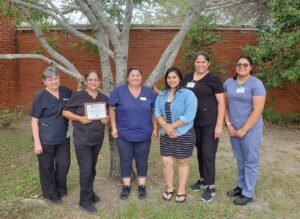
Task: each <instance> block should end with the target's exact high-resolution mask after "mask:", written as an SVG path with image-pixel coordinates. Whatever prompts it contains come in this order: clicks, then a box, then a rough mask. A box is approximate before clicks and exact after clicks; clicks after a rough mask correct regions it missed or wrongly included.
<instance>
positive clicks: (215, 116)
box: [184, 52, 225, 202]
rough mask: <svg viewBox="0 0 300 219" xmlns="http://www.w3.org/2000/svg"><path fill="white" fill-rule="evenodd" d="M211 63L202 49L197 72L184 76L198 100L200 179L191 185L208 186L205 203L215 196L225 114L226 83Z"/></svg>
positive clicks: (195, 126) (195, 186)
mask: <svg viewBox="0 0 300 219" xmlns="http://www.w3.org/2000/svg"><path fill="white" fill-rule="evenodd" d="M209 66H210V61H209V56H208V54H207V53H206V52H199V53H198V54H196V56H195V62H194V67H195V71H193V72H191V73H189V74H187V75H186V76H185V77H184V86H185V87H186V88H188V89H191V90H192V91H193V92H194V94H195V95H196V97H197V99H198V109H197V114H196V118H195V120H194V128H195V132H196V147H197V158H198V164H199V174H200V179H199V180H198V181H197V182H196V183H195V184H194V185H192V186H191V187H190V188H191V190H192V191H198V190H200V189H201V188H206V190H205V192H204V193H203V195H202V197H201V200H202V201H205V202H209V201H212V200H213V198H214V196H215V160H216V153H217V148H218V142H219V137H220V136H221V134H222V128H223V122H224V115H225V96H224V89H223V85H222V82H221V80H220V79H219V77H218V76H217V75H215V74H213V73H211V72H209V70H208V67H209Z"/></svg>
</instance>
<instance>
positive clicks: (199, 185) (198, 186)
mask: <svg viewBox="0 0 300 219" xmlns="http://www.w3.org/2000/svg"><path fill="white" fill-rule="evenodd" d="M206 187H207V185H204V180H203V179H199V180H198V181H197V182H196V183H195V184H193V185H191V186H190V189H191V190H192V191H194V192H197V191H199V190H200V189H201V188H206Z"/></svg>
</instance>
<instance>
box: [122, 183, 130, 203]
mask: <svg viewBox="0 0 300 219" xmlns="http://www.w3.org/2000/svg"><path fill="white" fill-rule="evenodd" d="M130 189H131V188H130V186H125V185H123V186H122V191H121V194H120V199H121V200H127V199H128V197H129V194H130Z"/></svg>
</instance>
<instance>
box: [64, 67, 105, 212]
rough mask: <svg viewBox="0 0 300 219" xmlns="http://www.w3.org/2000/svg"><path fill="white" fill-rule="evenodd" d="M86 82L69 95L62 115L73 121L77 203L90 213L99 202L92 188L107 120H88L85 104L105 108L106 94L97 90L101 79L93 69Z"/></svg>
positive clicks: (86, 77) (94, 210)
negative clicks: (84, 85) (84, 87)
mask: <svg viewBox="0 0 300 219" xmlns="http://www.w3.org/2000/svg"><path fill="white" fill-rule="evenodd" d="M85 82H86V89H85V90H83V91H79V92H77V93H74V94H73V95H72V96H71V98H70V100H69V101H68V103H67V104H66V106H65V108H64V110H63V116H65V117H66V118H68V119H70V120H72V124H73V136H74V146H75V152H76V157H77V161H78V166H79V173H80V202H79V206H80V207H81V208H82V209H83V210H85V211H87V212H89V213H94V212H96V208H95V206H94V204H95V203H97V202H99V201H100V198H99V197H98V196H97V195H96V194H95V192H94V188H93V184H94V179H95V176H96V164H97V160H98V155H99V152H100V149H101V147H102V143H103V139H104V130H105V124H107V123H108V122H109V119H108V117H106V118H102V119H98V120H89V119H88V117H87V115H86V114H85V103H97V104H99V103H101V102H102V103H105V107H106V108H107V96H106V95H104V94H103V93H101V92H99V91H98V89H99V87H100V85H101V81H100V77H99V75H98V74H97V73H96V72H93V71H92V72H90V73H88V74H87V75H85ZM94 106H95V105H94Z"/></svg>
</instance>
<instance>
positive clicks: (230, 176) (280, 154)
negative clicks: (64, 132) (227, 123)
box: [0, 119, 300, 219]
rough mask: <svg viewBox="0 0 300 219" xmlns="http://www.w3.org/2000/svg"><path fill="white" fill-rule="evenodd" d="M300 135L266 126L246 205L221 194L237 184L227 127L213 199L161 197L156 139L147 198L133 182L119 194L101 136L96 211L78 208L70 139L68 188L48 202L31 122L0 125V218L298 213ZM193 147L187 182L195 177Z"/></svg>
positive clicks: (289, 215)
mask: <svg viewBox="0 0 300 219" xmlns="http://www.w3.org/2000/svg"><path fill="white" fill-rule="evenodd" d="M299 136H300V129H286V128H278V127H271V126H268V127H266V128H265V130H264V139H263V144H262V148H261V162H260V176H259V180H258V184H257V187H256V194H255V197H254V202H252V203H251V204H249V205H247V206H244V207H238V206H234V205H233V203H232V198H229V197H227V196H226V191H227V190H229V189H231V188H233V187H234V186H235V185H234V181H235V177H236V174H237V167H236V161H235V159H234V157H233V155H232V151H231V148H230V144H229V139H228V135H227V133H225V132H224V135H223V136H222V138H221V140H220V144H219V149H218V153H217V176H216V184H217V193H216V197H215V199H214V200H213V202H211V203H204V202H201V201H200V199H199V197H200V196H201V194H202V192H203V191H200V192H190V191H189V192H188V197H187V202H186V203H184V204H177V203H175V201H171V202H166V201H164V200H162V199H161V195H162V192H163V191H164V186H165V185H164V180H163V176H162V171H161V161H160V155H159V141H158V140H156V141H155V142H153V144H152V149H151V154H150V158H149V178H148V185H147V191H148V197H147V199H146V200H145V201H139V200H138V198H137V191H136V190H137V185H136V182H134V183H133V188H132V193H131V195H130V198H129V200H128V201H125V202H124V201H120V200H119V198H118V196H119V192H120V188H121V183H120V181H119V180H116V179H112V178H110V177H109V176H108V172H109V149H108V144H107V141H106V142H105V143H104V145H103V148H102V150H101V152H100V155H99V163H98V166H97V171H98V172H97V177H96V180H95V185H94V187H95V191H96V192H97V194H99V195H100V197H101V202H100V204H99V205H98V206H97V209H98V212H97V214H96V215H88V214H86V213H84V212H82V211H81V210H80V208H79V207H78V201H79V182H78V166H77V161H76V158H75V155H74V148H73V146H71V151H72V161H71V168H70V171H69V175H68V189H69V195H68V196H67V197H66V198H64V199H63V203H62V204H60V205H53V204H51V203H49V202H47V201H45V200H44V199H43V198H42V197H41V192H40V188H39V176H38V165H37V158H36V156H35V154H34V153H33V149H32V143H31V132H30V124H29V120H28V119H24V120H22V121H21V122H20V123H19V124H18V125H15V127H14V128H12V129H7V130H4V129H1V130H0V159H1V166H0V176H1V177H0V218H51V219H53V218H72V219H76V218H260V219H264V218H295V219H296V218H300V137H299ZM195 152H196V151H194V155H193V157H192V158H191V173H190V177H189V182H188V185H190V184H192V183H193V182H195V181H196V180H197V178H198V173H197V169H198V167H197V161H196V156H195V155H196V153H195Z"/></svg>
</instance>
